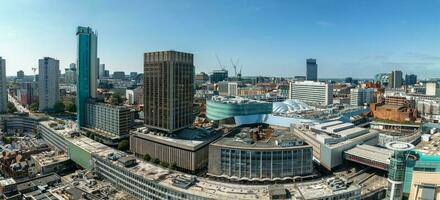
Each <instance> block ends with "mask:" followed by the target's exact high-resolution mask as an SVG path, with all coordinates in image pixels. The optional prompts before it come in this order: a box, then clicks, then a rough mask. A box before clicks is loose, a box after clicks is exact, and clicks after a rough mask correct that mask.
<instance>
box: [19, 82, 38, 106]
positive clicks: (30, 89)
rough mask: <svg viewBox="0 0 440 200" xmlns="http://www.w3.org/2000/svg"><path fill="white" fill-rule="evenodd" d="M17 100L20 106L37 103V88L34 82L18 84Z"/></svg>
mask: <svg viewBox="0 0 440 200" xmlns="http://www.w3.org/2000/svg"><path fill="white" fill-rule="evenodd" d="M17 100H18V101H19V102H20V103H21V105H30V104H32V103H34V102H36V101H38V86H37V83H36V82H21V83H18V88H17Z"/></svg>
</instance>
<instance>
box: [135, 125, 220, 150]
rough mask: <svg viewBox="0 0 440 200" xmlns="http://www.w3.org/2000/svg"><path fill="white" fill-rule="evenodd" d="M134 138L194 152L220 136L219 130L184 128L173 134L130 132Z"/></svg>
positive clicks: (144, 130) (148, 130) (142, 128)
mask: <svg viewBox="0 0 440 200" xmlns="http://www.w3.org/2000/svg"><path fill="white" fill-rule="evenodd" d="M131 133H132V134H134V135H135V136H136V137H139V138H143V139H146V140H151V141H154V142H157V143H161V144H166V145H170V146H175V147H179V148H182V149H186V150H190V151H195V150H198V149H200V148H201V147H203V146H205V145H208V144H209V143H211V142H212V141H214V140H215V139H217V138H219V137H220V136H221V135H222V131H221V129H205V128H185V129H182V130H180V131H177V132H176V133H173V134H166V133H162V132H157V131H154V130H152V129H148V128H146V127H141V128H138V129H136V130H132V131H131Z"/></svg>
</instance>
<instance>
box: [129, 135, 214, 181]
mask: <svg viewBox="0 0 440 200" xmlns="http://www.w3.org/2000/svg"><path fill="white" fill-rule="evenodd" d="M220 136H221V133H220V132H218V131H216V130H214V129H210V130H208V129H203V128H186V129H183V130H179V131H176V132H173V133H172V137H168V136H166V135H163V134H160V133H157V132H155V131H154V130H149V129H148V128H146V127H142V128H138V129H136V130H135V131H131V132H130V151H131V152H133V153H135V155H137V156H140V157H144V156H145V155H149V156H150V157H151V158H157V159H159V160H160V161H162V162H166V163H168V164H170V165H172V164H175V166H176V167H177V168H178V169H179V170H180V171H186V172H190V173H194V172H198V171H200V170H201V169H203V168H205V167H206V166H207V165H208V151H209V144H210V143H211V142H212V141H214V140H216V139H218V138H219V137H220Z"/></svg>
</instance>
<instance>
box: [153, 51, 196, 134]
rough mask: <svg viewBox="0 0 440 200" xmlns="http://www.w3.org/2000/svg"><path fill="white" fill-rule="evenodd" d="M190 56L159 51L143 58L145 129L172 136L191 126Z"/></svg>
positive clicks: (191, 58) (192, 81)
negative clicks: (175, 132) (171, 134)
mask: <svg viewBox="0 0 440 200" xmlns="http://www.w3.org/2000/svg"><path fill="white" fill-rule="evenodd" d="M193 88H194V64H193V54H190V53H183V52H176V51H160V52H151V53H145V55H144V117H145V119H144V123H145V126H147V127H149V128H152V129H156V130H161V131H165V132H168V133H172V132H174V131H177V130H180V129H183V128H185V127H188V126H190V125H191V124H192V123H193V120H194V118H193V98H194V89H193Z"/></svg>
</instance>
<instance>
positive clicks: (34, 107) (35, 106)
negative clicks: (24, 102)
mask: <svg viewBox="0 0 440 200" xmlns="http://www.w3.org/2000/svg"><path fill="white" fill-rule="evenodd" d="M39 106H40V104H39V103H38V101H37V102H34V103H32V104H31V105H29V110H31V111H33V112H36V111H38V107H39Z"/></svg>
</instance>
